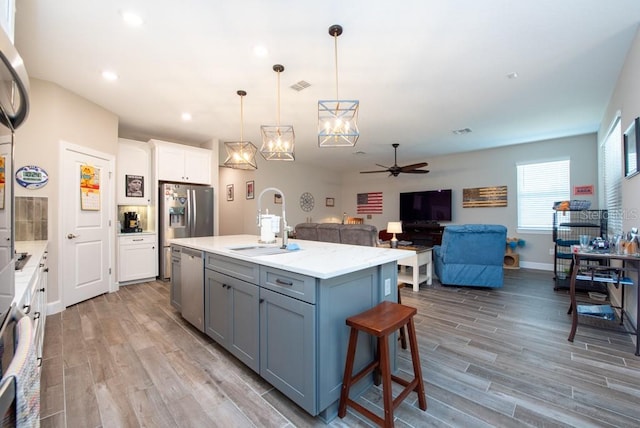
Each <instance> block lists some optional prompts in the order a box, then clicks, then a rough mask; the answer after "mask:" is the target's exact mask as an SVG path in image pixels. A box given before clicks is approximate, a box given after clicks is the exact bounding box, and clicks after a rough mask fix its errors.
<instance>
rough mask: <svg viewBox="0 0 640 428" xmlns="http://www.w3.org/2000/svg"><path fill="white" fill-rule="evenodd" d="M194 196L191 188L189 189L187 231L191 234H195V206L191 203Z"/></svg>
mask: <svg viewBox="0 0 640 428" xmlns="http://www.w3.org/2000/svg"><path fill="white" fill-rule="evenodd" d="M192 200H193V196H192V195H191V189H187V228H188V231H187V233H188V234H189V236H193V206H192V204H191V202H192Z"/></svg>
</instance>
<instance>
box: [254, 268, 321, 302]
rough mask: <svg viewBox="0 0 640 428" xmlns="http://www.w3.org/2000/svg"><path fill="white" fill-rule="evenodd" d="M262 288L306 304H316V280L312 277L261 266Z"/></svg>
mask: <svg viewBox="0 0 640 428" xmlns="http://www.w3.org/2000/svg"><path fill="white" fill-rule="evenodd" d="M260 286H261V287H264V288H268V289H269V290H273V291H275V292H277V293H282V294H284V295H287V296H291V297H295V298H296V299H300V300H302V301H304V302H308V303H316V279H315V278H313V277H310V276H306V275H301V274H298V273H294V272H287V271H284V270H280V269H275V268H271V267H265V266H261V267H260Z"/></svg>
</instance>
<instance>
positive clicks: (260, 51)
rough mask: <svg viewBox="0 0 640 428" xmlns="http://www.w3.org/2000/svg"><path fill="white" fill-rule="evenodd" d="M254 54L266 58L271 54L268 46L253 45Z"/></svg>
mask: <svg viewBox="0 0 640 428" xmlns="http://www.w3.org/2000/svg"><path fill="white" fill-rule="evenodd" d="M253 54H254V55H255V56H257V57H259V58H264V57H265V56H267V55H268V54H269V51H268V50H267V48H266V47H264V46H262V45H257V46H254V47H253Z"/></svg>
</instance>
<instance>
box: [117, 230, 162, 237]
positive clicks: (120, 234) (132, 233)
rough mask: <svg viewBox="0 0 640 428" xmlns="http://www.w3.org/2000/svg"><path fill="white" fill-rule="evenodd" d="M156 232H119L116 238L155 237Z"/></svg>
mask: <svg viewBox="0 0 640 428" xmlns="http://www.w3.org/2000/svg"><path fill="white" fill-rule="evenodd" d="M155 234H156V232H153V231H150V230H144V231H142V232H130V233H125V232H120V233H118V236H139V235H155Z"/></svg>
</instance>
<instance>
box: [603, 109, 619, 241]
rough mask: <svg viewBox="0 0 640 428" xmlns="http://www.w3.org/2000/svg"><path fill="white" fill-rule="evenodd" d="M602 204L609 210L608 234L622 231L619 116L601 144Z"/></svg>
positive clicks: (611, 234)
mask: <svg viewBox="0 0 640 428" xmlns="http://www.w3.org/2000/svg"><path fill="white" fill-rule="evenodd" d="M600 176H601V177H602V192H601V194H602V196H601V204H602V205H603V207H602V208H603V209H606V210H608V215H609V222H608V227H609V230H608V235H609V236H613V235H616V234H620V233H622V219H623V215H622V213H623V212H622V189H621V188H622V125H621V123H620V117H619V116H618V117H617V118H616V120H615V122H614V124H613V126H612V127H611V131H609V134H607V137H606V138H605V139H604V141H603V142H602V144H601V145H600Z"/></svg>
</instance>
